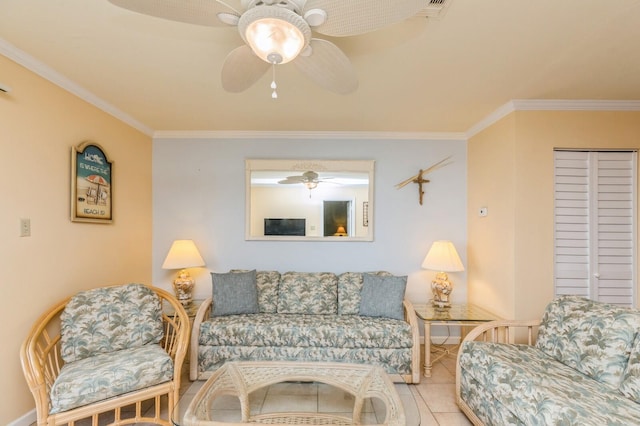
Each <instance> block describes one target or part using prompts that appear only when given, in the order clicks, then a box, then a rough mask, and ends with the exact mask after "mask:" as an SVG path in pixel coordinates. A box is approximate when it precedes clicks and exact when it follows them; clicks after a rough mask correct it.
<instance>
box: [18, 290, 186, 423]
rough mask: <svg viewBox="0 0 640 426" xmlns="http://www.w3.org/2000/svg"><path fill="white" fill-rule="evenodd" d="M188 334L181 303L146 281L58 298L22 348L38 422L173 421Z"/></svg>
mask: <svg viewBox="0 0 640 426" xmlns="http://www.w3.org/2000/svg"><path fill="white" fill-rule="evenodd" d="M163 304H165V305H166V307H167V311H171V312H172V314H171V315H167V314H164V313H163ZM189 334H190V326H189V317H188V316H187V313H186V312H185V310H184V308H183V307H182V305H180V303H179V302H178V301H177V300H176V299H175V298H174V297H173V296H172V295H170V294H169V293H167V292H166V291H164V290H161V289H158V288H154V287H148V286H145V285H142V284H127V285H122V286H112V287H102V288H96V289H92V290H87V291H83V292H80V293H78V294H76V295H74V296H73V297H70V298H68V299H66V300H64V301H62V302H60V303H58V304H57V305H55V306H54V307H53V308H52V309H50V310H49V311H48V312H46V313H45V314H44V315H42V316H41V317H40V319H39V320H38V321H37V322H36V323H35V325H34V326H33V328H32V329H31V331H30V333H29V335H28V336H27V338H26V340H25V341H24V343H23V345H22V347H21V351H20V359H21V362H22V369H23V371H24V375H25V378H26V380H27V383H28V385H29V389H30V390H31V393H32V394H33V397H34V399H35V402H36V413H37V424H38V426H44V425H60V424H68V423H70V424H75V423H74V422H75V421H77V420H80V419H85V418H89V420H90V421H91V424H92V425H93V426H97V425H98V424H104V421H105V419H103V418H102V415H104V416H107V417H106V418H110V420H109V424H110V425H122V424H132V423H139V422H153V423H156V424H163V425H171V418H170V416H171V413H172V410H173V407H174V405H175V404H176V402H177V398H178V391H179V388H180V374H181V367H182V364H183V361H184V357H185V355H186V353H187V347H188V343H189ZM144 401H149V403H147V404H144V405H143V404H142V402H144ZM162 404H166V406H165V407H164V409H163V407H162ZM129 406H132V407H133V410H131V409H130V408H127V409H126V410H122V408H123V407H129ZM147 410H150V411H151V414H145V411H147ZM83 424H86V423H83Z"/></svg>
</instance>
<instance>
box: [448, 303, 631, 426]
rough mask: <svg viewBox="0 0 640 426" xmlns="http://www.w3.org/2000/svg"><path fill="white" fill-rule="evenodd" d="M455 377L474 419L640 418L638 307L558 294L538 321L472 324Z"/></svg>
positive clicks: (582, 421) (601, 421)
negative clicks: (623, 306)
mask: <svg viewBox="0 0 640 426" xmlns="http://www.w3.org/2000/svg"><path fill="white" fill-rule="evenodd" d="M520 327H524V329H525V330H527V333H521V334H519V331H520V332H522V331H523V330H520ZM536 329H537V341H535V343H534V337H535V334H536V333H535V331H536ZM523 338H524V339H525V340H526V342H527V344H511V343H506V344H505V343H504V342H510V341H514V340H515V341H519V339H523ZM501 342H502V343H501ZM456 381H457V384H456V386H457V390H456V391H457V392H456V393H457V398H458V404H459V405H460V408H461V409H462V410H463V411H464V412H465V414H466V415H467V416H468V417H469V419H470V420H471V421H472V422H473V424H475V425H483V424H486V425H581V426H584V425H636V424H640V311H637V310H632V309H627V308H622V307H618V306H614V305H609V304H604V303H598V302H594V301H591V300H588V299H584V298H580V297H576V296H563V297H559V298H558V299H556V300H554V301H553V302H551V303H550V304H549V305H548V306H547V308H546V310H545V313H544V315H543V318H542V320H541V321H523V322H518V321H494V322H493V323H488V324H486V325H483V326H481V327H477V328H476V329H475V330H474V331H473V332H471V333H469V335H468V336H467V337H466V338H465V340H464V342H463V344H462V347H461V350H460V352H459V354H458V365H457V377H456Z"/></svg>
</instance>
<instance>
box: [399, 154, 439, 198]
mask: <svg viewBox="0 0 640 426" xmlns="http://www.w3.org/2000/svg"><path fill="white" fill-rule="evenodd" d="M450 158H451V156H449V157H447V158H445V159H444V160H440V161H438V162H437V163H436V164H434V165H432V166H430V167H428V168H426V169H424V170H423V169H420V171H419V172H418V174H417V175H413V176H411V177H410V178H409V179H406V180H403V181H402V182H400V183H399V184H397V185H396V189H400V188H402V187H404V186H405V185H408V184H410V183H412V182H413V183H417V184H418V194H419V196H420V205H422V199H423V197H424V190H423V189H422V184H423V183H429V179H425V178H424V175H425V174H427V173H429V172H432V171H434V170H436V169H439V168H440V167H444V166H446V165H448V164H451V163H450V162H449V163H446V161H447V160H448V159H450Z"/></svg>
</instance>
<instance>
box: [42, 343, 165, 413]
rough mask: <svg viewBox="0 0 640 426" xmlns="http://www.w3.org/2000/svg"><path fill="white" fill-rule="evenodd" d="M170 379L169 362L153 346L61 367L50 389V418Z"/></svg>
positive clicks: (161, 352)
mask: <svg viewBox="0 0 640 426" xmlns="http://www.w3.org/2000/svg"><path fill="white" fill-rule="evenodd" d="M172 378H173V361H172V360H171V357H170V356H169V355H168V354H167V352H165V351H164V349H162V347H160V345H157V344H148V345H144V346H141V347H136V348H131V349H123V350H120V351H115V352H110V353H105V354H99V355H96V356H93V357H91V358H85V359H81V360H79V361H75V362H71V363H68V364H65V365H64V366H63V367H62V369H61V371H60V374H59V375H58V377H57V378H56V381H55V383H54V384H53V386H52V387H51V393H50V394H51V410H50V412H51V414H54V413H59V412H62V411H68V410H70V409H72V408H76V407H80V406H83V405H86V404H90V403H92V402H95V401H101V400H103V399H107V398H110V397H112V396H116V395H122V394H125V393H127V392H132V391H135V390H138V389H143V388H146V387H149V386H153V385H156V384H159V383H163V382H167V381H169V380H171V379H172Z"/></svg>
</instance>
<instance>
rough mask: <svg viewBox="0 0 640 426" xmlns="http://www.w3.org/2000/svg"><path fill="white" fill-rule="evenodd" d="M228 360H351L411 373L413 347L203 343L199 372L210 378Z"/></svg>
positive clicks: (199, 356)
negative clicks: (360, 347) (332, 346)
mask: <svg viewBox="0 0 640 426" xmlns="http://www.w3.org/2000/svg"><path fill="white" fill-rule="evenodd" d="M227 361H298V362H350V363H358V364H369V365H379V366H381V367H383V368H384V369H385V370H386V371H387V372H388V373H392V374H411V349H410V348H401V349H386V348H368V349H359V348H330V347H291V346H275V347H274V346H200V347H199V348H198V371H201V372H203V373H202V374H201V378H207V377H209V376H210V374H211V373H212V372H213V371H214V370H217V369H218V368H220V367H221V366H222V365H223V364H224V363H225V362H227Z"/></svg>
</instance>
